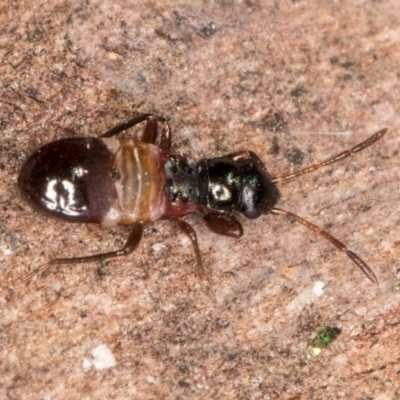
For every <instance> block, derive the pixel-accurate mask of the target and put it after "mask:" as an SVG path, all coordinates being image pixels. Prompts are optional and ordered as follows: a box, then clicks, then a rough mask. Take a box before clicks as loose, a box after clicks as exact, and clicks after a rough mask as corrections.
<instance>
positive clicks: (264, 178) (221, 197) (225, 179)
mask: <svg viewBox="0 0 400 400" xmlns="http://www.w3.org/2000/svg"><path fill="white" fill-rule="evenodd" d="M244 154H246V157H235V156H226V157H220V158H213V159H206V160H202V161H200V163H199V184H200V202H201V203H202V204H203V205H205V206H206V208H207V209H208V210H210V211H218V212H227V213H233V212H235V211H239V212H241V213H243V214H244V215H245V216H246V217H247V218H251V219H253V218H257V217H259V216H260V215H261V214H267V213H268V212H269V210H270V209H271V208H272V207H274V206H275V204H276V202H277V201H278V199H279V197H280V193H279V190H278V188H277V187H276V185H275V184H274V183H273V182H272V178H271V176H270V175H269V174H268V172H267V171H265V169H264V165H263V163H262V162H261V160H260V159H259V158H258V157H257V156H256V155H255V154H254V153H252V152H246V153H244Z"/></svg>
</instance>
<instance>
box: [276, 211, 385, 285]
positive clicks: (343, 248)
mask: <svg viewBox="0 0 400 400" xmlns="http://www.w3.org/2000/svg"><path fill="white" fill-rule="evenodd" d="M270 213H271V214H275V215H285V216H286V217H288V218H289V219H291V220H292V221H296V222H298V223H300V224H302V225H304V226H305V227H306V228H308V229H310V230H311V231H314V232H316V233H318V235H321V236H323V237H324V238H325V239H327V240H329V241H330V242H331V243H332V244H333V245H334V246H335V247H336V248H337V249H339V250H340V251H343V252H344V253H346V254H347V256H348V257H349V258H350V259H351V261H353V263H354V264H356V265H357V267H358V268H360V269H361V271H362V273H363V274H364V275H365V276H366V277H367V278H368V279H369V280H370V281H371V282H372V283H375V285H378V284H379V282H378V279H377V277H376V276H375V274H374V271H372V269H371V268H370V267H369V266H368V264H367V263H366V262H365V261H363V260H362V259H361V258H360V257H358V255H357V254H355V253H353V252H352V251H351V250H349V249H348V248H347V247H346V246H345V245H344V244H343V243H342V242H339V240H337V239H336V238H335V237H333V236H332V235H330V234H329V233H328V232H326V231H324V230H323V229H321V228H319V227H318V226H317V225H314V224H313V223H311V222H309V221H307V220H305V219H304V218H301V217H299V216H298V215H296V214H293V213H291V212H289V211H286V210H282V209H281V208H272V209H271V210H270Z"/></svg>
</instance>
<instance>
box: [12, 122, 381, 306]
mask: <svg viewBox="0 0 400 400" xmlns="http://www.w3.org/2000/svg"><path fill="white" fill-rule="evenodd" d="M144 121H146V124H145V127H144V132H143V136H142V139H141V141H134V140H132V139H118V138H116V135H117V134H119V133H121V132H122V131H124V130H126V129H128V128H131V127H133V126H134V125H136V124H139V123H141V122H144ZM159 124H160V125H161V126H162V128H161V129H159ZM386 131H387V130H386V129H382V130H380V131H378V132H376V133H375V134H374V135H372V136H371V137H369V138H368V139H367V140H365V141H364V142H362V143H360V144H358V145H356V146H354V147H353V148H352V149H350V150H346V151H344V152H342V153H340V154H338V155H336V156H334V157H331V158H329V159H328V160H326V161H323V162H320V163H317V164H313V165H310V166H308V167H306V168H303V169H300V170H298V171H297V172H293V173H290V174H288V175H282V176H278V177H275V178H273V177H272V176H270V174H269V173H268V172H267V170H266V169H265V167H264V165H263V163H262V161H261V160H260V158H259V157H258V156H257V155H256V154H254V153H253V152H251V151H248V150H244V151H238V152H236V153H231V154H228V155H225V156H222V157H216V158H204V159H201V160H200V161H197V162H195V161H192V160H190V159H189V158H187V157H185V156H183V155H181V154H178V153H176V152H174V151H172V150H171V130H170V127H169V124H168V122H167V120H165V119H163V118H160V117H156V116H155V115H153V114H142V115H139V116H137V117H135V118H133V119H131V120H129V121H127V122H125V123H122V124H120V125H117V126H116V127H114V128H112V129H110V130H108V131H107V132H105V133H104V134H102V135H101V136H100V137H76V138H65V139H60V140H56V141H53V142H50V143H48V144H46V145H44V146H42V147H41V148H39V149H38V150H36V152H34V153H33V154H32V155H31V156H30V157H29V158H28V159H27V160H26V162H25V163H24V165H23V166H22V169H21V172H20V174H19V177H18V185H19V188H20V191H21V193H22V194H23V196H24V197H25V199H26V200H27V201H28V203H29V204H30V205H31V206H32V207H33V208H35V209H36V210H38V211H41V212H44V213H46V214H48V215H50V216H54V217H58V218H61V219H64V220H66V221H71V222H85V223H98V224H103V225H106V226H112V225H131V226H132V229H131V232H130V234H129V237H128V240H127V241H126V243H125V245H124V246H123V248H122V249H120V250H116V251H112V252H108V253H102V254H95V255H89V256H84V257H73V258H56V259H53V260H51V261H49V262H48V263H47V264H44V265H42V266H40V267H38V268H37V269H35V270H33V271H32V272H31V273H29V274H28V275H27V276H26V277H25V279H26V280H29V279H30V278H31V277H32V276H33V275H34V274H36V273H43V272H45V271H46V270H47V269H49V268H50V267H52V266H55V265H59V264H75V263H83V262H92V261H102V260H106V259H108V258H111V257H118V256H126V255H128V254H130V253H132V252H133V251H134V250H135V249H136V248H137V246H138V245H139V242H140V240H141V238H142V234H143V227H144V225H145V224H147V223H150V222H152V221H155V220H158V219H171V220H173V221H174V222H175V223H176V225H177V226H178V228H179V229H180V230H181V231H182V232H183V233H184V234H186V235H187V236H188V237H189V239H190V241H191V243H192V245H193V248H194V253H195V258H196V264H195V265H196V267H195V268H196V274H197V276H198V277H199V279H200V282H201V284H202V286H203V288H204V289H205V291H206V292H207V293H208V294H209V295H210V296H211V297H212V298H214V297H213V294H212V292H211V289H210V283H209V279H208V276H207V274H206V272H205V270H204V268H203V264H202V261H201V256H200V251H199V246H198V242H197V237H196V232H195V231H194V229H193V228H192V226H191V225H189V224H188V223H187V222H185V221H184V220H182V219H181V217H182V216H184V215H186V214H189V213H198V214H200V215H201V217H202V219H203V221H204V223H205V224H206V225H207V227H208V228H209V229H210V230H211V231H213V232H214V233H217V234H219V235H224V236H229V237H233V238H239V237H240V236H242V234H243V229H242V225H241V224H240V222H239V221H238V219H237V218H236V217H235V214H236V213H241V214H243V215H244V216H245V217H247V218H249V219H254V218H258V217H260V216H261V215H264V214H273V215H283V216H286V217H287V218H289V219H291V220H293V221H296V222H298V223H300V224H302V225H304V226H305V227H306V228H308V229H310V230H312V231H314V232H316V233H317V234H319V235H321V236H322V237H324V238H325V239H327V240H328V241H330V242H331V243H332V244H333V245H334V246H335V247H336V248H338V249H339V250H341V251H343V252H344V253H346V254H347V256H348V257H349V258H350V259H351V261H353V263H354V264H356V265H357V267H359V268H360V269H361V271H362V272H363V273H364V274H365V276H366V277H367V278H368V279H369V280H370V281H372V282H373V283H375V284H377V283H378V280H377V278H376V276H375V274H374V272H373V271H372V269H371V268H370V267H369V266H368V265H367V264H366V263H365V262H364V261H363V260H362V259H361V258H360V257H359V256H357V255H356V254H355V253H354V252H352V251H351V250H349V249H348V248H347V247H346V246H345V245H344V244H342V243H341V242H340V241H339V240H337V239H336V238H334V237H333V236H332V235H330V234H329V233H328V232H326V231H324V230H322V229H320V228H319V227H318V226H316V225H314V224H312V223H311V222H309V221H307V220H305V219H303V218H301V217H299V216H298V215H295V214H293V213H291V212H289V211H285V210H283V209H281V208H277V207H275V205H276V203H277V202H278V200H279V198H280V193H279V190H278V187H277V185H276V184H277V183H278V182H282V181H288V180H292V179H295V178H298V177H300V176H302V175H304V174H307V173H310V172H313V171H316V170H318V169H320V168H322V167H325V166H327V165H330V164H332V163H334V162H337V161H341V160H343V159H345V158H347V157H349V156H351V155H352V154H354V153H357V152H360V151H362V150H364V149H365V148H367V147H369V146H371V145H373V144H374V143H376V142H377V141H378V140H379V139H381V138H382V137H383V136H384V134H385V133H386ZM158 135H160V138H159V141H158V143H159V144H158V145H156V141H157V139H158V138H157V136H158Z"/></svg>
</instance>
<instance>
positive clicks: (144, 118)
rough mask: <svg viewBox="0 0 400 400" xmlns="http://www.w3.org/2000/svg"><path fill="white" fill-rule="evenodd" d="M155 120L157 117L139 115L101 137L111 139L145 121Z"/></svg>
mask: <svg viewBox="0 0 400 400" xmlns="http://www.w3.org/2000/svg"><path fill="white" fill-rule="evenodd" d="M155 118H156V117H155V116H154V115H153V114H141V115H138V116H136V117H135V118H132V119H130V120H129V121H126V122H123V123H122V124H119V125H117V126H114V128H111V129H109V130H108V131H106V132H104V133H102V134H101V135H100V137H111V136H114V135H117V134H118V133H121V132H123V131H126V130H127V129H129V128H132V126H135V125H137V124H140V123H141V122H143V121H148V120H151V119H155Z"/></svg>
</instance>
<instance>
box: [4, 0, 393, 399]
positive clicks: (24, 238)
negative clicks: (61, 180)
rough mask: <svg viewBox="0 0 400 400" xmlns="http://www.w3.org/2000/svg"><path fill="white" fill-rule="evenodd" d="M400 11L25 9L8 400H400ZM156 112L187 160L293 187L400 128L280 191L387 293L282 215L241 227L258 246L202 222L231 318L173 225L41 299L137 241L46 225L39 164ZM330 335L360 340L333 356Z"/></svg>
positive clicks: (264, 5) (314, 6) (14, 54)
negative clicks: (34, 170) (248, 166)
mask: <svg viewBox="0 0 400 400" xmlns="http://www.w3.org/2000/svg"><path fill="white" fill-rule="evenodd" d="M398 4H399V3H398V1H397V0H386V1H381V2H379V1H373V0H348V1H346V2H344V1H343V2H333V1H332V2H324V1H302V0H299V1H268V0H265V1H262V0H260V1H253V0H248V1H225V0H222V1H170V0H165V1H140V0H139V1H132V0H131V1H123V0H113V1H111V0H104V1H99V0H93V1H67V0H65V1H62V0H60V1H50V2H48V1H41V0H39V1H29V0H19V1H10V0H3V1H2V2H1V3H0V154H1V158H0V176H1V184H0V203H1V207H0V221H1V222H2V224H3V225H1V229H0V232H1V235H0V263H1V276H0V398H2V399H3V398H4V399H6V398H7V399H28V398H29V399H100V398H101V399H141V400H146V399H246V400H248V399H285V400H287V399H293V400H294V399H318V400H320V399H352V400H358V399H360V400H361V399H362V400H365V399H374V400H387V399H398V398H399V393H400V383H399V382H400V378H399V377H400V339H399V338H400V306H399V302H400V289H399V287H400V261H399V259H400V239H399V237H400V217H399V215H400V201H399V190H400V189H399V175H400V172H399V171H400V160H399V149H400V135H399V127H400V13H399V6H398ZM141 112H152V113H156V114H158V115H161V116H164V117H167V118H169V119H170V122H171V126H172V129H173V135H174V136H173V148H174V150H176V151H179V152H182V153H184V154H187V155H188V156H190V157H193V158H200V157H204V156H207V157H210V156H219V155H223V154H226V153H229V152H233V151H237V150H241V149H248V150H252V151H254V152H256V153H257V154H258V155H259V156H260V158H261V159H262V160H263V161H264V162H265V164H266V166H267V168H268V170H269V171H270V173H271V174H272V175H279V174H284V173H289V172H291V171H293V170H295V169H296V168H297V169H298V168H301V167H304V166H306V165H308V164H310V163H314V162H318V161H320V160H324V159H325V158H327V157H329V156H331V155H333V154H335V153H337V152H340V151H342V150H345V149H348V148H350V147H352V146H353V145H355V144H357V143H359V142H361V141H362V140H364V139H366V138H367V137H368V136H369V135H371V134H372V133H374V132H375V131H377V130H379V129H381V128H385V127H386V128H388V133H387V135H386V136H385V138H384V139H383V140H382V141H381V142H380V143H378V144H376V145H375V146H374V147H372V148H370V149H368V150H366V151H364V152H362V153H359V154H357V155H356V156H353V157H351V158H350V159H347V160H345V161H343V162H342V163H339V164H335V165H332V166H331V167H327V168H325V169H324V170H320V171H318V172H317V173H315V174H313V175H308V176H304V177H302V178H300V179H298V180H295V181H293V182H288V183H286V184H282V185H280V189H281V193H282V199H281V200H280V202H279V206H280V207H282V208H284V209H287V210H290V211H292V212H294V213H297V214H299V215H301V216H303V217H305V218H307V219H309V220H310V221H312V222H314V223H316V224H318V225H319V226H321V227H322V228H324V229H326V230H328V231H329V232H330V233H332V234H333V235H335V236H336V237H337V238H339V239H340V240H342V241H343V242H344V243H346V245H348V246H349V247H350V248H351V249H353V250H354V251H355V252H356V253H357V254H359V255H360V256H361V257H362V258H363V259H365V260H366V261H367V262H368V264H369V265H370V266H371V267H372V268H373V269H374V271H375V273H376V275H377V276H378V279H379V281H380V284H379V286H374V285H373V284H371V282H369V281H368V280H367V279H365V277H364V276H363V275H362V274H361V272H360V271H359V270H358V269H357V268H356V267H355V266H354V265H353V264H352V263H351V262H350V260H349V259H348V258H347V257H346V255H345V254H343V253H341V252H339V251H337V250H336V249H335V248H333V247H332V245H331V244H330V243H328V242H326V241H325V240H323V239H322V238H320V237H318V236H317V235H315V234H314V233H312V232H309V231H307V230H306V229H305V228H304V227H302V226H298V225H297V224H295V223H291V222H290V221H288V220H287V219H286V218H283V217H275V216H272V215H267V216H264V217H262V218H259V219H257V220H254V221H251V220H246V219H245V218H243V217H241V216H239V219H240V221H241V222H242V223H243V227H244V231H245V233H244V235H243V237H242V238H240V239H238V240H235V239H230V238H224V237H220V236H217V235H215V234H213V233H210V232H209V231H208V230H207V228H206V227H205V226H204V225H203V224H202V222H201V219H200V218H199V217H198V216H196V215H191V216H188V217H187V218H186V220H187V221H188V222H190V223H191V224H192V225H193V226H194V228H195V229H196V231H197V233H198V238H199V245H200V250H201V253H202V256H203V261H204V264H205V266H206V268H207V271H208V273H209V275H210V281H211V285H212V288H213V291H214V293H215V296H216V303H215V304H214V303H213V302H212V301H211V300H210V299H209V297H207V295H206V294H205V293H204V292H203V290H202V289H201V286H200V284H199V282H198V279H197V278H196V276H195V274H194V268H193V266H194V254H193V251H192V248H191V244H190V242H189V241H188V239H187V238H186V237H185V236H184V235H182V234H181V233H180V232H179V231H178V230H177V228H176V227H175V225H174V224H172V223H171V222H170V221H157V222H155V223H154V224H152V225H148V226H146V228H145V234H144V238H143V241H142V243H141V245H140V247H139V248H138V250H137V251H136V252H135V253H134V254H133V255H131V256H129V257H127V258H125V259H115V260H110V261H107V262H102V263H91V264H81V265H76V266H61V267H59V268H56V269H55V270H53V271H51V272H50V273H48V274H47V275H45V276H36V277H34V278H33V280H32V281H31V282H30V283H29V284H25V283H24V282H22V281H21V278H22V277H23V276H24V275H25V274H27V273H28V271H30V270H32V269H33V268H35V267H38V266H39V265H41V264H43V263H45V262H46V261H48V260H49V259H50V258H54V257H56V256H63V257H71V256H74V255H75V256H76V255H88V254H94V253H97V252H103V251H110V250H112V249H116V248H119V247H121V246H122V245H123V243H124V241H125V240H126V238H127V235H128V232H129V228H105V227H101V226H97V225H80V224H69V223H66V222H63V221H57V220H55V219H51V218H48V217H46V216H43V215H41V214H39V213H37V212H35V211H33V210H32V209H31V208H30V207H29V206H28V205H27V204H26V203H25V202H24V201H23V200H22V199H21V198H20V196H19V193H18V188H17V184H16V179H17V176H18V171H19V169H20V167H21V165H22V163H23V161H24V160H25V158H26V157H27V156H28V155H29V154H30V153H31V152H33V151H34V150H35V149H37V148H38V147H39V146H40V145H42V144H44V143H47V142H49V141H52V140H54V139H57V138H62V137H71V136H72V137H73V136H90V135H92V136H93V135H94V136H96V135H98V134H100V133H101V132H103V131H105V130H106V129H108V128H110V127H112V126H114V125H116V124H117V123H119V122H123V121H125V120H127V119H129V118H131V117H132V116H134V115H135V114H137V113H141ZM141 129H142V127H139V128H138V129H135V130H133V132H128V134H129V135H133V136H135V137H139V135H140V131H141ZM10 235H11V236H10ZM316 288H317V289H316ZM327 326H330V327H336V328H339V329H340V330H341V333H340V335H339V336H338V337H337V339H336V340H335V341H334V342H332V343H331V344H330V345H329V346H328V347H327V348H326V349H325V350H324V351H323V352H322V353H321V355H320V356H319V357H313V356H311V355H310V351H309V346H310V344H311V341H312V339H313V338H314V337H315V335H316V333H317V332H318V331H320V330H321V329H323V328H325V327H327Z"/></svg>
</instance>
